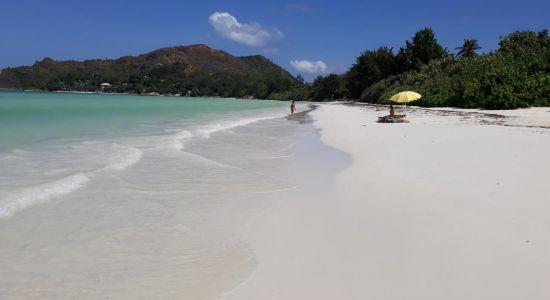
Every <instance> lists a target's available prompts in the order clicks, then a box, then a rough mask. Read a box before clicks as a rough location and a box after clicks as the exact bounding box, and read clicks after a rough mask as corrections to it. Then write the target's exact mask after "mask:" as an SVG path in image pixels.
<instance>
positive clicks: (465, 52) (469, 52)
mask: <svg viewBox="0 0 550 300" xmlns="http://www.w3.org/2000/svg"><path fill="white" fill-rule="evenodd" d="M455 49H456V50H458V53H457V54H456V55H457V56H462V57H474V56H477V53H476V50H479V49H481V47H480V46H479V44H478V43H477V40H475V39H464V44H462V46H461V47H456V48H455Z"/></svg>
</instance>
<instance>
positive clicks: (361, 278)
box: [222, 105, 550, 300]
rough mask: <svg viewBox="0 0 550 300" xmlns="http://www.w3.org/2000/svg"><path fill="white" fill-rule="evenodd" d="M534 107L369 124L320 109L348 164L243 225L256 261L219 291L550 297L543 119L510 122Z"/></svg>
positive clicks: (353, 113)
mask: <svg viewBox="0 0 550 300" xmlns="http://www.w3.org/2000/svg"><path fill="white" fill-rule="evenodd" d="M548 110H550V109H546V110H545V109H538V110H536V113H535V114H533V115H534V117H533V118H531V117H530V113H529V111H528V110H523V111H515V112H514V113H512V114H513V115H514V116H516V115H519V117H515V118H512V117H497V116H494V115H486V114H484V112H483V111H477V112H472V111H448V110H446V111H443V112H442V111H438V110H419V109H416V110H415V109H410V110H409V111H408V115H409V119H410V120H411V123H409V124H378V123H375V122H374V120H376V117H377V116H379V115H383V114H385V111H376V109H374V108H367V107H348V106H344V105H323V106H321V108H320V109H318V110H316V111H314V112H313V117H314V119H315V120H316V126H318V127H319V128H321V130H322V140H323V142H325V143H326V144H328V145H331V146H333V147H335V148H337V149H340V150H342V151H344V152H346V153H349V154H350V155H351V156H352V158H353V163H352V164H351V165H350V166H349V167H348V168H347V169H345V170H344V171H342V172H340V173H339V174H338V175H337V176H336V178H335V179H334V180H333V181H332V183H331V184H328V185H326V186H323V187H322V188H320V189H319V190H317V191H316V190H315V189H311V188H306V189H304V190H303V191H302V192H301V194H297V195H295V199H293V201H284V202H282V204H281V205H280V206H278V207H276V208H274V209H272V210H271V211H270V212H269V213H267V214H265V215H262V216H261V217H260V218H258V220H256V221H255V222H254V224H253V226H252V229H251V232H250V234H249V237H248V238H249V240H250V241H251V242H252V246H253V248H254V251H255V252H256V255H257V258H258V261H259V268H258V270H257V271H256V272H255V274H254V275H253V276H252V277H251V278H250V279H248V280H247V281H246V282H244V283H243V284H242V285H241V286H239V287H238V288H236V289H234V290H233V291H231V292H229V293H227V294H225V295H224V296H223V297H222V298H223V299H255V300H256V299H262V300H267V299H301V300H303V299H400V300H401V299H419V300H420V299H422V300H426V299H434V300H435V299H438V300H439V299H457V300H458V299H460V300H463V299H470V300H471V299H480V300H481V299H483V300H487V299H498V300H506V299H510V300H517V299H529V300H539V299H540V300H543V299H550V233H549V230H550V195H549V191H550V187H549V183H550V156H549V153H550V129H546V128H540V127H516V126H517V125H521V126H543V125H545V124H546V123H548V120H549V119H550V113H548V112H547V111H548ZM508 114H510V113H508ZM510 125H513V126H510ZM318 163H319V164H323V163H324V162H323V161H319V162H318ZM319 191H322V192H319Z"/></svg>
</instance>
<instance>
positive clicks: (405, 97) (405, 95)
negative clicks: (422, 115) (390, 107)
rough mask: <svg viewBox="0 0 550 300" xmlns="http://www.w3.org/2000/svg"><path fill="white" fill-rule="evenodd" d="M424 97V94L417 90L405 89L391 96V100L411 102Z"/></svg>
mask: <svg viewBox="0 0 550 300" xmlns="http://www.w3.org/2000/svg"><path fill="white" fill-rule="evenodd" d="M420 98H422V95H420V94H419V93H416V92H411V91H404V92H401V93H397V94H395V95H393V96H391V98H390V100H391V101H393V102H397V103H409V102H413V101H416V100H418V99H420Z"/></svg>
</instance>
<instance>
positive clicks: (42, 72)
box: [0, 45, 297, 98]
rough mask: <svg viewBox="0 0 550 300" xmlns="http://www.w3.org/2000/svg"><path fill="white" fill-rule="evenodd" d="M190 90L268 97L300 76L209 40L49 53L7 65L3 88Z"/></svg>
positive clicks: (140, 91) (0, 78) (0, 80)
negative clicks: (65, 56)
mask: <svg viewBox="0 0 550 300" xmlns="http://www.w3.org/2000/svg"><path fill="white" fill-rule="evenodd" d="M102 83H108V84H110V85H111V86H110V87H106V88H105V87H104V89H106V90H107V91H110V92H129V93H136V94H143V93H161V94H184V95H185V94H190V95H193V96H222V97H243V96H254V97H256V98H267V97H268V96H269V95H270V94H271V93H276V92H281V91H285V90H288V89H290V88H292V87H293V86H294V85H295V84H296V83H297V81H296V79H295V78H294V77H293V76H292V75H290V74H289V73H288V72H287V71H286V70H284V69H283V68H281V67H279V66H277V65H275V64H274V63H272V62H271V61H269V60H268V59H267V58H265V57H263V56H260V55H255V56H246V57H235V56H232V55H231V54H229V53H227V52H224V51H221V50H215V49H212V48H209V47H208V46H206V45H191V46H177V47H168V48H162V49H158V50H155V51H153V52H150V53H147V54H143V55H139V56H124V57H120V58H118V59H105V60H101V59H94V60H86V61H55V60H53V59H50V58H45V59H43V60H42V61H39V62H36V63H35V64H34V65H32V66H26V67H17V68H8V69H5V70H3V71H2V73H1V74H0V88H2V87H3V88H18V89H37V90H48V91H54V90H71V91H97V90H100V88H101V87H100V85H101V84H102Z"/></svg>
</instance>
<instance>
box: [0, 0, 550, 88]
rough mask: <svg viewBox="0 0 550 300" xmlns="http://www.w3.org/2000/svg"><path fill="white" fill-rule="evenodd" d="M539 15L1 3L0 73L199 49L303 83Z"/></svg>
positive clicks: (541, 10) (435, 6)
mask: <svg viewBox="0 0 550 300" xmlns="http://www.w3.org/2000/svg"><path fill="white" fill-rule="evenodd" d="M549 11H550V1H547V0H546V1H543V0H524V1H509V0H505V1H495V0H478V1H473V0H463V1H452V2H451V1H448V2H443V1H435V0H416V1H412V0H411V1H403V0H394V1H387V0H386V1H379V0H373V1H288V2H285V1H208V0H203V1H176V0H156V1H116V0H112V1H61V0H48V1H37V0H35V1H31V0H19V1H3V3H2V4H1V6H0V32H1V37H0V68H4V67H10V66H19V65H30V64H32V63H34V61H36V60H40V59H42V58H44V57H46V56H48V57H51V58H53V59H58V60H64V59H76V60H82V59H87V58H117V57H120V56H123V55H136V54H142V53H146V52H148V51H151V50H154V49H158V48H161V47H166V46H174V45H188V44H196V43H204V44H207V45H209V46H211V47H213V48H217V49H222V50H225V51H227V52H229V53H231V54H234V55H239V56H240V55H249V54H263V55H265V56H267V57H268V58H270V59H271V60H273V61H274V62H276V63H277V64H279V65H281V66H283V67H284V68H286V69H287V70H289V71H290V72H291V73H293V74H295V75H296V74H303V75H305V76H306V78H308V79H311V78H313V77H314V76H316V75H317V74H319V73H328V72H336V73H341V72H343V71H345V70H346V69H347V68H348V67H349V66H350V65H351V64H352V63H353V62H354V59H355V57H356V56H357V55H358V54H359V53H360V52H361V51H364V50H365V49H373V48H376V47H378V46H391V47H394V48H396V49H397V48H399V47H400V46H401V45H403V44H404V41H405V40H406V39H409V38H411V36H412V35H413V34H414V32H416V31H417V30H418V29H420V28H423V27H425V26H430V27H432V28H433V29H434V30H435V32H436V35H437V38H438V39H439V41H440V43H441V44H443V46H445V47H448V48H449V49H454V48H455V47H456V46H459V45H460V44H461V42H462V41H463V39H464V38H476V39H478V40H479V43H480V45H481V46H482V47H483V49H482V51H489V50H491V49H495V48H496V47H497V45H498V40H499V36H501V35H505V34H507V33H509V32H512V31H514V30H519V29H531V30H540V29H544V28H550V14H549V13H548V12H549ZM216 12H217V13H221V14H216V15H214V14H215V13H216ZM291 61H294V62H293V63H292V64H291ZM296 68H298V69H296ZM307 70H309V71H311V73H307Z"/></svg>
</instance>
